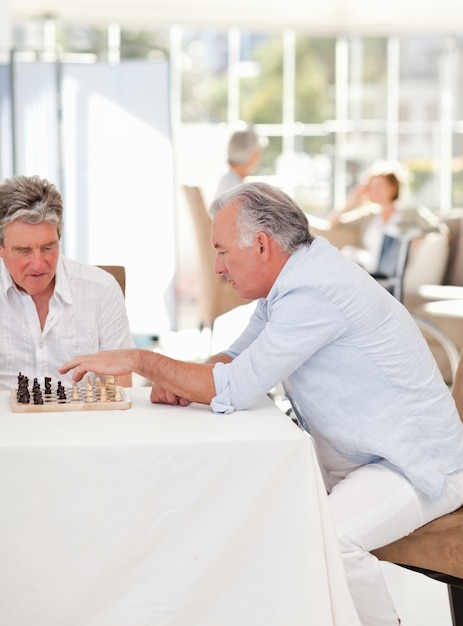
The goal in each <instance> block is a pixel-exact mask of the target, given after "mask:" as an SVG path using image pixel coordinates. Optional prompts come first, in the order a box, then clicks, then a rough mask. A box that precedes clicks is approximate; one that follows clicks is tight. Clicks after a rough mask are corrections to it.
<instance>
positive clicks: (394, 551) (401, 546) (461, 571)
mask: <svg viewBox="0 0 463 626" xmlns="http://www.w3.org/2000/svg"><path fill="white" fill-rule="evenodd" d="M452 394H453V397H454V398H455V403H456V405H457V409H458V412H459V414H460V418H461V419H462V421H463V352H462V354H461V355H460V361H459V364H458V369H457V373H456V375H455V381H454V384H453V388H452ZM373 554H375V555H376V556H377V557H378V559H380V561H389V562H390V563H395V564H396V565H400V566H402V567H405V568H406V569H410V570H413V571H415V572H419V573H421V574H425V575H426V576H429V577H430V578H434V579H435V580H439V581H441V582H444V583H446V584H447V585H448V590H449V599H450V608H451V614H452V623H453V625H454V626H463V558H462V555H463V507H460V508H459V509H457V510H456V511H454V512H453V513H449V514H447V515H444V516H442V517H439V518H437V519H435V520H434V521H432V522H430V523H429V524H426V525H425V526H422V527H421V528H418V529H417V530H415V531H414V532H412V533H411V534H410V535H408V536H407V537H403V538H402V539H399V540H398V541H394V542H393V543H391V544H389V545H387V546H384V547H382V548H379V549H378V550H374V551H373Z"/></svg>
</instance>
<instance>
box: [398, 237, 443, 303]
mask: <svg viewBox="0 0 463 626" xmlns="http://www.w3.org/2000/svg"><path fill="white" fill-rule="evenodd" d="M448 254H449V241H448V237H447V235H445V234H442V233H437V232H433V233H428V234H427V235H425V236H424V237H419V238H417V239H414V240H413V241H412V242H411V246H410V253H409V260H408V264H407V269H406V271H405V276H404V291H405V292H406V293H416V292H417V291H418V288H419V287H420V286H421V285H441V284H442V282H443V280H444V274H445V270H446V267H447V259H448Z"/></svg>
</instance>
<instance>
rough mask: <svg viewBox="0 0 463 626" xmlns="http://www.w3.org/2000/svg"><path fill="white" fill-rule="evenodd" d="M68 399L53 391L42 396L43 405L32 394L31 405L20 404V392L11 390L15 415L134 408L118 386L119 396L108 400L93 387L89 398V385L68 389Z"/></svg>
mask: <svg viewBox="0 0 463 626" xmlns="http://www.w3.org/2000/svg"><path fill="white" fill-rule="evenodd" d="M65 391H66V399H65V400H61V399H58V397H57V392H56V389H54V388H53V389H52V390H51V394H49V395H47V394H45V393H43V394H42V399H43V404H34V401H33V397H32V393H31V398H30V402H29V403H27V404H26V403H23V402H18V398H17V396H18V390H17V389H11V391H10V402H11V410H12V411H13V413H50V412H58V411H114V410H123V409H129V408H130V407H131V406H132V402H131V401H130V399H129V397H128V394H127V391H126V390H125V389H124V388H123V387H120V386H118V392H119V393H118V396H120V399H116V396H115V394H114V393H108V394H107V395H106V399H103V400H102V398H101V391H100V389H99V388H96V387H95V385H92V392H91V394H90V398H89V396H88V388H87V384H85V383H81V384H79V385H74V387H66V388H65Z"/></svg>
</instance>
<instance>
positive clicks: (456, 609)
mask: <svg viewBox="0 0 463 626" xmlns="http://www.w3.org/2000/svg"><path fill="white" fill-rule="evenodd" d="M447 587H448V590H449V601H450V612H451V614H452V624H453V626H463V588H462V587H455V586H454V585H447Z"/></svg>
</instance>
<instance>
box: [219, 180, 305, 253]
mask: <svg viewBox="0 0 463 626" xmlns="http://www.w3.org/2000/svg"><path fill="white" fill-rule="evenodd" d="M232 204H233V205H235V206H238V215H237V219H236V226H237V229H238V243H239V246H240V247H241V248H248V247H250V246H252V244H253V243H254V241H255V239H256V237H257V235H258V233H260V232H264V233H266V234H267V235H268V236H269V237H271V238H272V239H273V240H274V241H276V242H277V244H278V245H279V247H280V248H281V249H282V250H283V251H284V252H288V253H291V252H294V250H296V249H297V248H299V247H300V246H308V245H310V244H311V242H312V241H313V236H312V235H311V234H310V231H309V222H308V220H307V217H306V215H305V213H304V211H303V210H302V209H301V208H300V207H299V206H298V205H297V204H296V203H295V202H294V201H293V200H292V199H291V198H290V197H289V196H288V195H287V194H286V193H284V192H283V191H281V190H280V189H277V188H276V187H272V185H268V184H267V183H259V182H255V183H243V184H242V185H238V186H237V187H234V188H233V189H232V190H231V191H229V192H227V193H225V194H223V195H222V196H219V197H218V198H216V199H215V200H214V201H213V202H212V204H211V208H210V211H209V212H210V215H211V216H212V217H214V216H215V215H217V213H218V212H219V211H221V210H222V209H223V208H225V207H227V206H230V205H232Z"/></svg>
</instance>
